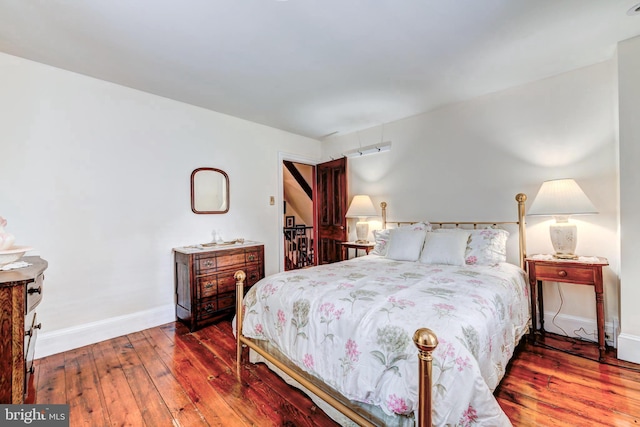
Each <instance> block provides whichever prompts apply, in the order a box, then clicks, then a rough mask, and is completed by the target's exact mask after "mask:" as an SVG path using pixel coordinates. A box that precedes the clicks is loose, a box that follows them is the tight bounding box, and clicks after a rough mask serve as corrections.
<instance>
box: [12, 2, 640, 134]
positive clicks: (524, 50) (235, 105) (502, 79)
mask: <svg viewBox="0 0 640 427" xmlns="http://www.w3.org/2000/svg"><path fill="white" fill-rule="evenodd" d="M637 3H638V0H481V1H478V0H458V1H450V0H289V1H278V0H108V1H105V0H82V1H74V0H0V51H2V52H5V53H8V54H11V55H15V56H19V57H23V58H27V59H31V60H34V61H37V62H41V63H44V64H49V65H52V66H54V67H59V68H62V69H66V70H70V71H74V72H77V73H80V74H85V75H88V76H92V77H96V78H99V79H102V80H107V81H110V82H114V83H118V84H121V85H124V86H128V87H131V88H136V89H139V90H142V91H146V92H150V93H153V94H157V95H160V96H164V97H167V98H171V99H175V100H179V101H183V102H186V103H189V104H193V105H197V106H201V107H204V108H208V109H211V110H215V111H218V112H221V113H226V114H230V115H233V116H237V117H241V118H244V119H247V120H251V121H254V122H258V123H263V124H265V125H269V126H272V127H276V128H280V129H283V130H287V131H290V132H294V133H297V134H300V135H305V136H309V137H312V138H317V139H322V138H323V137H325V136H327V135H328V134H332V133H335V132H338V133H339V134H343V133H348V132H353V131H356V130H359V129H363V128H368V127H371V126H376V125H380V124H382V123H388V122H390V121H394V120H397V119H400V118H403V117H408V116H411V115H415V114H419V113H421V112H425V111H429V110H432V109H434V108H437V107H438V106H441V105H445V104H450V103H454V102H459V101H462V100H465V99H469V98H472V97H476V96H479V95H483V94H486V93H491V92H495V91H498V90H502V89H505V88H508V87H513V86H517V85H520V84H524V83H527V82H530V81H534V80H539V79H541V78H545V77H548V76H552V75H555V74H559V73H562V72H565V71H569V70H572V69H576V68H579V67H583V66H586V65H590V64H594V63H597V62H601V61H604V60H607V59H609V58H611V57H612V56H613V55H614V53H615V49H616V43H617V42H618V41H621V40H625V39H628V38H631V37H634V36H637V35H640V15H629V14H627V11H628V10H629V9H631V8H632V7H634V6H635V5H636V4H637Z"/></svg>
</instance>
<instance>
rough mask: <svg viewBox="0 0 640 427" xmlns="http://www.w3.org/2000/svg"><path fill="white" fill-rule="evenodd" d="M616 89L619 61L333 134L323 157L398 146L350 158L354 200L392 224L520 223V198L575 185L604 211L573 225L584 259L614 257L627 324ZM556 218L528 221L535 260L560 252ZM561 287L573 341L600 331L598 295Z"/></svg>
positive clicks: (611, 278)
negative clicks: (364, 200) (554, 242)
mask: <svg viewBox="0 0 640 427" xmlns="http://www.w3.org/2000/svg"><path fill="white" fill-rule="evenodd" d="M470 78H472V73H471V75H470ZM616 93H617V92H616V63H615V60H611V61H607V62H604V63H600V64H596V65H593V66H590V67H586V68H582V69H579V70H576V71H573V72H570V73H566V74H562V75H558V76H555V77H552V78H548V79H545V80H541V81H538V82H535V83H532V84H528V85H524V86H520V87H516V88H513V89H510V90H505V91H501V92H497V93H494V94H491V95H487V96H483V97H479V98H476V99H473V100H470V101H468V102H463V103H459V104H455V105H451V106H448V107H445V108H441V109H438V110H435V111H431V112H429V113H425V114H421V115H418V116H415V117H410V118H407V119H404V120H400V121H396V122H393V123H388V124H385V125H384V127H382V126H380V127H376V128H372V129H368V130H364V131H361V132H359V133H358V134H350V135H345V136H342V137H336V138H333V139H331V140H330V141H329V142H327V143H325V145H324V146H323V158H325V159H327V158H329V157H337V156H339V155H340V153H342V152H344V151H347V150H350V149H353V148H356V147H358V144H359V143H360V144H361V145H362V146H366V145H371V144H375V143H377V142H380V141H381V140H385V141H386V140H389V141H391V142H392V148H391V151H390V152H387V153H381V154H375V155H370V156H365V157H362V158H353V159H349V172H350V193H351V194H352V195H353V194H361V193H364V194H369V195H371V196H372V198H373V199H374V202H376V205H377V204H378V202H380V201H383V200H384V201H387V202H388V204H389V206H388V216H389V219H390V220H416V219H427V220H429V219H430V220H432V221H438V220H439V221H445V220H459V221H464V220H472V221H480V220H488V221H491V220H515V219H517V217H516V202H515V200H514V197H515V195H516V194H517V193H519V192H524V193H525V194H527V195H528V197H529V203H531V201H533V199H534V197H535V195H536V192H537V190H538V188H539V186H540V185H541V183H542V182H543V181H545V180H548V179H554V178H565V177H571V178H574V179H576V181H577V182H578V183H579V184H580V185H581V187H582V188H583V190H584V191H585V192H586V194H587V195H588V196H589V197H590V198H591V200H592V201H593V203H594V204H595V206H596V207H597V208H598V210H599V212H600V214H599V215H592V216H584V217H580V218H574V219H572V220H573V221H575V222H577V223H578V229H579V233H578V234H579V236H578V238H579V241H578V247H577V252H578V253H579V254H581V255H599V256H604V257H606V258H608V259H609V262H610V266H609V267H608V268H606V269H605V288H606V290H605V302H606V308H605V311H606V320H607V321H608V322H609V323H612V322H613V321H614V320H615V321H617V319H618V318H619V316H618V311H619V292H618V283H619V280H618V273H619V264H620V261H619V260H620V254H619V239H618V237H617V229H618V222H617V216H618V196H617V185H618V168H617V149H618V142H617V127H616V111H617V109H616V103H617V99H616ZM551 221H553V220H552V219H546V218H539V217H530V218H527V223H528V227H527V233H528V236H527V238H528V253H530V254H535V253H552V252H553V249H552V247H551V242H550V240H549V235H548V225H549V224H550V223H551ZM560 287H561V290H562V292H563V294H564V298H565V301H564V307H563V308H562V310H561V316H560V317H559V319H558V321H557V323H558V324H559V325H560V326H561V327H563V328H564V329H568V330H567V332H568V333H569V335H574V333H573V331H574V329H575V325H576V324H579V325H583V324H586V325H587V326H588V328H587V332H588V333H595V317H596V311H595V297H594V292H593V288H592V287H587V286H580V285H570V284H562V285H560ZM544 292H545V311H546V318H547V320H550V318H551V317H553V315H554V314H555V313H556V312H557V310H558V308H559V305H560V298H559V290H558V286H557V285H556V284H545V291H544ZM576 320H577V323H576V322H575V321H576ZM545 326H546V327H547V329H549V330H555V329H554V327H553V325H552V324H551V322H547V323H546V325H545ZM589 328H590V329H589ZM579 335H582V336H585V337H588V336H587V335H585V334H584V333H580V334H579ZM591 338H592V339H595V335H593V336H591Z"/></svg>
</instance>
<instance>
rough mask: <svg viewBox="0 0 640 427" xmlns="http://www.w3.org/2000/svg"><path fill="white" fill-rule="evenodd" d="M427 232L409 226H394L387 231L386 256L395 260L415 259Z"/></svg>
mask: <svg viewBox="0 0 640 427" xmlns="http://www.w3.org/2000/svg"><path fill="white" fill-rule="evenodd" d="M426 234H427V232H426V231H425V230H424V229H419V228H418V229H413V228H410V227H401V228H394V229H392V230H391V231H390V232H389V245H388V249H387V255H386V256H387V258H389V259H394V260H396V261H417V260H418V258H419V257H420V251H421V250H422V245H423V244H424V238H425V236H426Z"/></svg>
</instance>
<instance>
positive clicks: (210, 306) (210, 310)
mask: <svg viewBox="0 0 640 427" xmlns="http://www.w3.org/2000/svg"><path fill="white" fill-rule="evenodd" d="M204 310H205V311H206V312H208V313H211V312H212V311H213V304H207V305H205V306H204Z"/></svg>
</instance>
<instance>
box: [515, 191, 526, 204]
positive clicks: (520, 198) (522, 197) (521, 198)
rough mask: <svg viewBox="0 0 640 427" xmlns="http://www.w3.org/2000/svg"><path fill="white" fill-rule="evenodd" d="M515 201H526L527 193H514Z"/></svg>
mask: <svg viewBox="0 0 640 427" xmlns="http://www.w3.org/2000/svg"><path fill="white" fill-rule="evenodd" d="M516 201H517V202H518V203H524V202H526V201H527V195H526V194H524V193H518V194H516Z"/></svg>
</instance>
